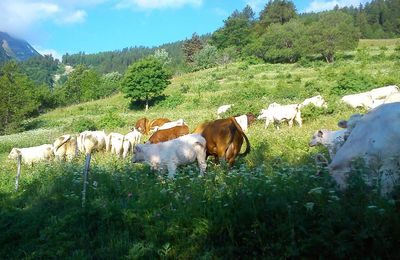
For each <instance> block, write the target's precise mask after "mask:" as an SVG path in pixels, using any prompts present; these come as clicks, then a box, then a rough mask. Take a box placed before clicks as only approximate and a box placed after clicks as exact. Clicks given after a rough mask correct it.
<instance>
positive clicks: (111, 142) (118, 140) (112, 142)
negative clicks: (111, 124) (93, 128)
mask: <svg viewBox="0 0 400 260" xmlns="http://www.w3.org/2000/svg"><path fill="white" fill-rule="evenodd" d="M124 139H125V136H124V135H122V134H119V133H110V134H108V135H107V141H106V144H107V147H106V151H107V152H111V153H114V154H116V155H118V157H120V156H121V155H122V153H123V147H124Z"/></svg>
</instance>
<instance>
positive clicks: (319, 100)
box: [301, 95, 328, 108]
mask: <svg viewBox="0 0 400 260" xmlns="http://www.w3.org/2000/svg"><path fill="white" fill-rule="evenodd" d="M310 104H313V105H314V106H316V107H323V108H327V107H328V106H327V104H326V102H325V100H324V98H323V97H322V96H321V95H318V96H314V97H311V98H307V99H305V100H304V101H303V103H301V105H302V106H308V105H310Z"/></svg>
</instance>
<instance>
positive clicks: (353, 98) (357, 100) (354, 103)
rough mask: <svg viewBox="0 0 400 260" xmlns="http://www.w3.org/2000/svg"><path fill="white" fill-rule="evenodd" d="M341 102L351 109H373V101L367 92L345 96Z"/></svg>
mask: <svg viewBox="0 0 400 260" xmlns="http://www.w3.org/2000/svg"><path fill="white" fill-rule="evenodd" d="M341 100H342V101H343V102H344V103H346V104H348V105H350V106H351V107H353V108H357V107H365V108H368V109H370V108H372V107H373V99H372V97H371V94H370V93H369V92H365V93H359V94H353V95H347V96H344V97H342V99H341Z"/></svg>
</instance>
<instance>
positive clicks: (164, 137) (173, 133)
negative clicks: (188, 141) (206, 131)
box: [149, 125, 189, 144]
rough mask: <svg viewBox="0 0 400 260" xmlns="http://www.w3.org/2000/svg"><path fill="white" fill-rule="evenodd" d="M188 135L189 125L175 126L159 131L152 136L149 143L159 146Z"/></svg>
mask: <svg viewBox="0 0 400 260" xmlns="http://www.w3.org/2000/svg"><path fill="white" fill-rule="evenodd" d="M187 134H189V127H188V126H187V125H181V126H175V127H171V128H168V129H162V130H158V131H157V132H155V133H154V134H153V135H152V136H150V138H149V142H150V143H152V144H157V143H160V142H165V141H168V140H172V139H175V138H178V137H180V136H183V135H187Z"/></svg>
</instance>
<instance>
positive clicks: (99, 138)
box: [77, 131, 107, 153]
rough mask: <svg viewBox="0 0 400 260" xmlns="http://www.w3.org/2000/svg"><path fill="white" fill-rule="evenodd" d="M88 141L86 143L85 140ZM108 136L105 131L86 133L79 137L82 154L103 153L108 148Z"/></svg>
mask: <svg viewBox="0 0 400 260" xmlns="http://www.w3.org/2000/svg"><path fill="white" fill-rule="evenodd" d="M86 139H88V140H87V141H86V142H85V140H86ZM106 140H107V135H106V133H105V132H104V131H84V132H82V133H80V134H79V136H78V140H77V143H78V149H79V151H80V152H81V153H87V152H88V151H94V150H96V151H102V150H105V149H106V147H107V143H106Z"/></svg>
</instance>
